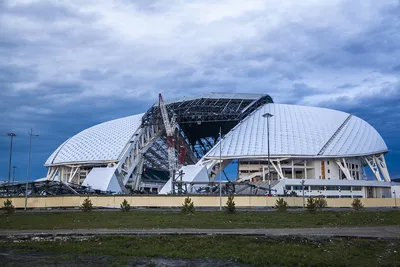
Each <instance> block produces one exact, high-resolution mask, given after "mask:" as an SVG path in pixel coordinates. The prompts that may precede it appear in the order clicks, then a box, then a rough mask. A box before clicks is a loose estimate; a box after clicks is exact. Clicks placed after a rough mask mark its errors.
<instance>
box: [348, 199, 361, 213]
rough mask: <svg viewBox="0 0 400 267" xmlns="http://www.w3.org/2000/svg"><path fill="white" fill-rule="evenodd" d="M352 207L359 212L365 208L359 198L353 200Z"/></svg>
mask: <svg viewBox="0 0 400 267" xmlns="http://www.w3.org/2000/svg"><path fill="white" fill-rule="evenodd" d="M351 206H352V207H353V209H354V210H356V211H359V210H361V209H362V208H364V205H363V204H362V202H361V200H360V199H358V198H355V199H354V200H353V203H351Z"/></svg>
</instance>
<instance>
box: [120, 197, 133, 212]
mask: <svg viewBox="0 0 400 267" xmlns="http://www.w3.org/2000/svg"><path fill="white" fill-rule="evenodd" d="M130 210H131V205H129V203H128V201H126V199H124V201H122V203H121V211H122V212H128V211H130Z"/></svg>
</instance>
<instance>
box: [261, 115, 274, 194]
mask: <svg viewBox="0 0 400 267" xmlns="http://www.w3.org/2000/svg"><path fill="white" fill-rule="evenodd" d="M262 116H263V117H264V118H267V144H268V145H267V146H268V195H271V176H270V175H271V167H270V154H269V118H271V117H272V116H274V115H272V114H271V113H265V114H264V115H262Z"/></svg>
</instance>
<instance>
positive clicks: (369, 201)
mask: <svg viewBox="0 0 400 267" xmlns="http://www.w3.org/2000/svg"><path fill="white" fill-rule="evenodd" d="M87 197H88V196H51V197H50V196H48V197H29V198H28V204H27V207H28V208H73V207H79V206H80V205H81V204H82V202H83V200H84V199H86V198H87ZM185 197H186V196H160V195H152V196H143V195H134V196H130V195H124V196H89V198H90V200H91V201H92V203H93V206H94V207H108V208H113V207H119V206H120V204H121V203H122V201H123V200H124V199H126V200H127V201H128V203H129V204H130V205H131V206H132V207H164V208H166V207H180V206H182V203H183V200H184V198H185ZM190 197H191V199H192V200H193V202H194V204H195V206H196V207H219V203H220V199H219V196H190ZM6 199H7V198H4V197H3V198H0V204H1V205H2V204H3V202H4V201H5V200H6ZM8 199H10V200H11V201H12V203H13V205H14V206H15V207H16V208H23V207H24V206H25V198H24V197H10V198H8ZM277 199H278V198H277V197H267V196H235V199H234V201H235V204H236V207H248V208H256V207H259V208H261V207H273V206H275V203H276V200H277ZM284 199H285V200H286V201H287V203H288V205H289V207H302V206H303V198H301V197H287V198H284ZM227 200H228V197H227V196H223V197H222V205H225V203H226V201H227ZM326 200H327V202H328V207H351V203H352V201H353V199H351V198H328V199H326ZM361 201H362V203H363V205H364V207H395V206H396V207H398V206H399V203H400V198H397V199H394V198H362V199H361ZM304 202H306V199H304Z"/></svg>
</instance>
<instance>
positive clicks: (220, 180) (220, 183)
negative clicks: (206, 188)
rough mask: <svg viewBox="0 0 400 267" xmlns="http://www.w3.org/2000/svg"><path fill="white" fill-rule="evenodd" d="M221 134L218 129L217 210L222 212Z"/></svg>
mask: <svg viewBox="0 0 400 267" xmlns="http://www.w3.org/2000/svg"><path fill="white" fill-rule="evenodd" d="M221 159H222V133H221V127H219V210H222V160H221Z"/></svg>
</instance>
